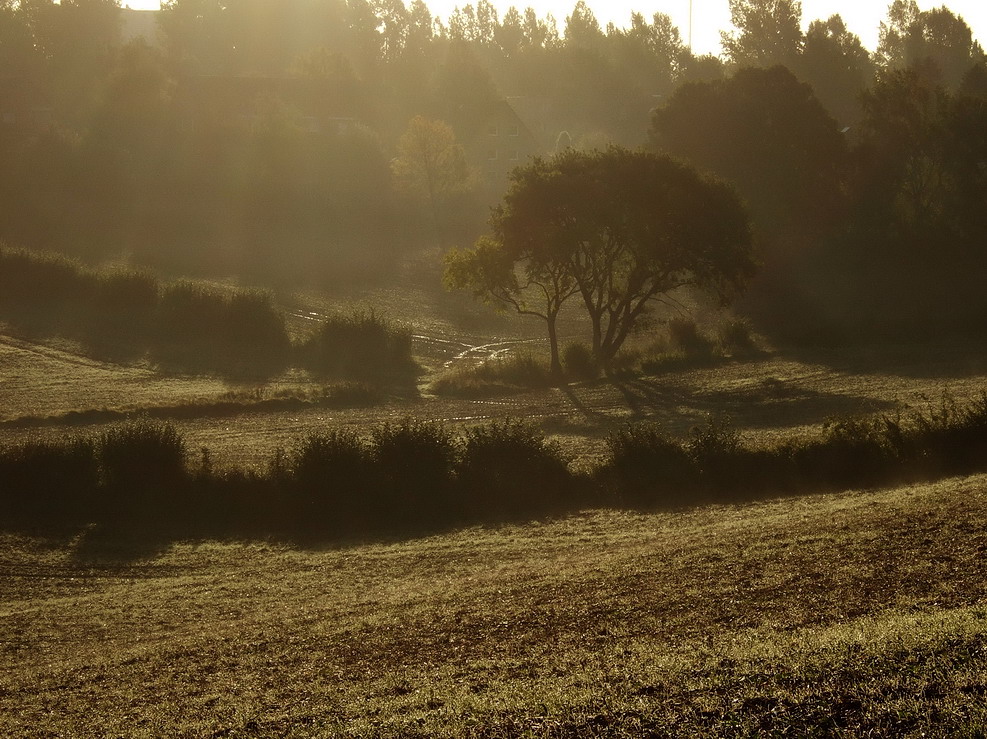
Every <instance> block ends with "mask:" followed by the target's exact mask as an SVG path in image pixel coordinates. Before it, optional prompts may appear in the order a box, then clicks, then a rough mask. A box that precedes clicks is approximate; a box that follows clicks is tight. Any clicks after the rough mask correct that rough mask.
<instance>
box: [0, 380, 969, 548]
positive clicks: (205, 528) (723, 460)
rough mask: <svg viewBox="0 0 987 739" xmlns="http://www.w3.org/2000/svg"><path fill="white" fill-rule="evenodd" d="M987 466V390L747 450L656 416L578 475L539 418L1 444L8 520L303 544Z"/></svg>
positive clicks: (714, 425)
mask: <svg viewBox="0 0 987 739" xmlns="http://www.w3.org/2000/svg"><path fill="white" fill-rule="evenodd" d="M983 469H987V394H984V395H982V396H981V397H980V398H978V399H976V400H974V401H972V402H970V403H968V404H966V405H964V406H959V405H958V404H957V403H955V402H954V401H953V400H952V399H951V398H949V397H948V396H946V397H943V398H942V399H941V400H940V401H939V402H938V403H937V404H931V405H930V406H929V408H927V409H925V410H915V411H910V412H903V413H898V414H895V415H883V416H875V417H872V418H841V419H835V420H833V421H831V422H829V423H827V424H826V425H825V426H824V427H823V428H822V429H821V431H820V433H819V434H818V435H817V436H816V437H815V438H811V439H800V440H794V441H785V442H782V443H779V444H776V445H774V446H769V447H755V446H751V445H748V444H746V443H744V441H743V440H742V438H741V437H740V435H739V434H738V433H737V431H736V430H735V429H733V428H732V427H731V426H730V424H729V421H728V420H726V419H722V418H711V419H710V420H709V421H708V422H707V423H705V424H703V425H700V426H697V427H696V428H694V429H693V430H692V432H691V433H690V434H689V435H688V436H687V437H686V438H684V439H678V438H674V437H672V436H670V435H669V434H667V433H666V432H665V431H664V430H663V429H662V428H661V427H660V426H658V425H656V424H652V423H642V424H635V425H628V426H627V427H625V428H623V429H620V430H617V431H615V432H614V433H612V434H611V435H610V437H609V438H608V440H607V453H606V456H605V459H604V460H603V461H602V462H601V463H600V464H599V465H598V466H597V467H596V468H595V469H594V470H592V471H591V472H590V473H589V474H583V473H575V472H573V470H572V469H571V468H570V466H569V464H568V460H567V459H566V457H565V455H564V454H563V453H562V452H561V450H560V449H559V447H558V446H557V445H555V444H553V443H551V442H549V441H548V440H546V439H545V437H544V435H543V434H542V433H541V432H540V431H539V430H538V429H537V428H535V427H533V426H531V425H530V424H527V423H524V422H520V421H497V422H492V423H490V424H487V425H483V426H478V427H476V428H473V429H469V430H467V431H465V432H463V433H461V434H456V433H453V432H452V431H450V430H449V429H448V428H446V427H445V426H443V425H442V424H441V423H438V422H434V421H423V420H415V419H410V418H409V419H405V420H403V421H400V422H398V423H385V424H381V425H378V426H376V427H373V428H371V429H369V430H368V431H367V433H366V434H365V435H359V434H357V433H356V432H354V431H352V430H346V429H328V430H326V431H323V432H319V433H314V434H310V435H308V436H306V437H304V438H303V439H301V440H299V442H298V443H297V445H296V446H295V447H294V448H293V449H291V450H290V451H280V452H278V453H276V454H275V455H274V456H273V457H272V459H271V461H270V464H269V465H268V468H267V470H266V471H263V472H255V471H249V470H232V471H220V472H217V471H215V470H213V469H212V465H211V463H210V461H209V457H208V451H207V450H204V451H203V454H202V460H201V461H200V463H199V465H198V468H197V469H193V468H192V465H191V464H190V459H189V454H188V450H187V448H186V445H185V442H184V440H183V439H182V437H181V435H180V434H179V433H178V432H177V431H176V430H175V429H174V427H172V426H170V425H168V424H160V423H153V422H150V421H141V422H138V423H131V424H125V425H121V426H116V427H112V428H110V429H109V430H107V431H105V432H103V433H102V434H100V435H99V436H97V437H96V438H94V439H83V438H80V439H75V440H68V441H64V442H57V443H56V442H48V441H46V442H40V441H35V442H28V443H24V444H21V445H18V446H13V447H9V448H6V449H0V524H2V525H4V526H20V525H25V524H32V523H33V524H34V525H48V526H51V525H63V524H66V523H72V524H76V525H78V524H82V523H89V522H97V523H99V522H108V523H121V522H122V523H126V524H127V525H129V526H136V527H138V528H139V527H150V528H155V529H156V530H158V531H162V530H164V531H168V532H169V533H170V534H175V535H179V534H180V535H192V534H196V535H209V536H232V535H237V536H245V535H246V536H271V535H276V536H288V537H301V538H305V539H309V540H311V539H326V538H340V537H349V538H352V537H363V536H374V535H381V534H387V535H392V534H407V533H421V532H426V531H435V530H440V529H443V528H448V527H451V526H458V525H468V524H474V523H483V522H496V521H504V520H522V519H525V518H531V517H539V516H544V515H554V514H560V513H565V512H570V511H574V510H578V509H579V508H582V507H592V506H605V505H623V506H628V507H632V508H643V509H653V508H658V507H665V508H667V507H679V506H687V505H695V504H699V503H705V502H712V501H732V500H738V499H751V498H756V497H759V496H764V495H772V496H773V495H779V494H785V493H808V492H814V491H826V490H836V489H843V488H847V487H860V486H868V485H876V484H884V483H896V482H900V481H906V480H920V479H932V478H935V477H937V476H942V475H947V474H963V473H971V472H974V471H980V470H983Z"/></svg>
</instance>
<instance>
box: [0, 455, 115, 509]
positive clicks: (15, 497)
mask: <svg viewBox="0 0 987 739" xmlns="http://www.w3.org/2000/svg"><path fill="white" fill-rule="evenodd" d="M99 481H100V478H99V465H98V462H97V458H96V449H95V445H94V444H93V443H92V441H89V440H86V439H70V440H66V441H61V442H56V441H47V440H36V441H29V442H25V443H23V444H19V445H17V446H14V447H11V448H9V449H5V450H2V451H0V521H4V522H9V523H19V522H24V521H36V520H44V521H46V522H48V523H76V524H79V523H85V522H86V521H87V520H88V518H87V517H88V516H90V515H91V514H92V510H93V507H94V499H95V498H94V496H95V494H96V491H97V488H98V486H99Z"/></svg>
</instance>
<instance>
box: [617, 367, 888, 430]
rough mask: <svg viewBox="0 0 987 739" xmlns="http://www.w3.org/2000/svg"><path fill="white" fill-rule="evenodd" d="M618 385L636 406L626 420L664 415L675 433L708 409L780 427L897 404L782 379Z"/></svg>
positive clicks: (743, 422) (737, 421)
mask: <svg viewBox="0 0 987 739" xmlns="http://www.w3.org/2000/svg"><path fill="white" fill-rule="evenodd" d="M613 387H614V388H615V389H616V390H617V391H619V393H620V395H621V398H622V400H623V403H624V405H625V407H626V409H627V410H628V411H629V412H630V413H629V417H628V418H627V419H626V420H630V421H635V420H654V421H660V422H662V423H663V424H664V425H665V426H666V427H667V428H668V430H669V431H671V432H674V433H684V432H686V431H688V429H689V428H691V427H692V426H693V425H695V424H696V423H697V422H699V421H701V420H702V419H703V418H705V417H706V416H708V415H718V414H723V415H727V416H730V417H731V419H732V420H733V423H734V425H735V426H736V427H738V428H755V429H756V428H777V427H784V426H805V425H815V424H821V423H823V422H825V421H826V420H827V419H829V418H832V417H834V416H842V415H860V414H869V413H877V412H880V411H888V410H891V409H893V408H894V407H895V405H896V404H895V403H894V402H892V401H884V400H875V399H873V398H867V397H863V396H858V395H849V394H848V395H843V394H834V393H825V392H819V391H817V390H813V389H811V388H807V387H804V386H802V385H799V384H797V383H782V382H762V383H760V384H758V385H756V386H752V387H744V388H741V389H737V390H717V391H712V392H709V391H694V390H689V389H686V388H683V387H681V386H677V385H673V384H668V383H666V382H663V381H662V380H660V379H655V378H633V379H620V380H614V381H613Z"/></svg>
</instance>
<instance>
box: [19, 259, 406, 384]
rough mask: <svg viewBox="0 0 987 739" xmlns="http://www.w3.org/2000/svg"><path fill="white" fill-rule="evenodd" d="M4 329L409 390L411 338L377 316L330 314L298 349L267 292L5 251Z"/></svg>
mask: <svg viewBox="0 0 987 739" xmlns="http://www.w3.org/2000/svg"><path fill="white" fill-rule="evenodd" d="M0 323H7V324H10V325H11V326H12V327H13V328H14V329H15V330H16V331H18V332H20V333H22V334H25V335H27V336H30V337H45V336H61V337H64V338H69V339H73V340H76V341H78V342H80V343H81V344H82V346H83V347H84V348H85V349H86V350H87V351H88V352H89V353H91V354H92V355H93V356H95V357H99V358H102V359H110V360H115V361H132V360H138V359H144V358H146V359H147V360H148V361H149V362H151V363H152V364H153V365H154V366H156V367H158V368H159V369H161V370H163V371H168V372H180V373H190V374H195V373H203V374H216V375H221V376H224V377H228V378H232V379H266V378H270V377H273V376H276V375H278V374H280V373H281V372H283V371H284V370H285V369H287V368H288V367H289V366H296V367H300V368H302V369H305V370H307V371H308V372H310V373H311V374H312V375H314V376H315V377H317V378H320V379H337V380H351V381H360V382H371V383H379V384H384V383H390V384H407V383H409V382H411V381H412V380H413V378H414V377H415V375H416V372H417V365H416V364H415V362H414V360H413V359H412V357H411V335H410V333H409V332H408V331H406V330H402V329H399V328H397V327H395V326H393V325H392V324H391V323H390V322H388V321H386V320H385V319H383V318H382V317H380V316H378V315H376V314H374V313H369V314H359V313H358V314H354V315H350V316H345V315H338V316H330V317H328V318H326V319H325V320H324V321H322V322H321V323H320V324H319V325H318V327H317V328H316V329H315V330H314V331H313V332H312V334H311V335H310V336H308V337H307V338H305V339H304V340H302V341H300V342H297V343H293V342H292V341H291V339H290V337H289V335H288V331H287V329H286V326H285V318H284V315H283V314H282V313H281V312H280V311H279V310H278V309H277V308H276V307H275V306H274V305H273V303H272V301H271V297H270V295H269V294H267V293H264V292H258V291H255V290H242V289H237V290H232V291H229V292H221V291H219V290H216V289H208V288H205V287H202V286H201V285H197V284H194V283H191V282H177V283H173V284H162V283H161V282H159V281H158V280H157V279H156V278H154V277H152V276H150V275H148V274H144V273H139V272H127V271H119V272H117V271H108V270H94V269H88V268H85V267H83V266H81V265H80V264H79V263H77V262H73V261H71V260H69V259H65V258H63V257H58V256H54V255H45V254H37V253H32V252H29V251H25V250H18V249H8V248H5V247H3V246H0Z"/></svg>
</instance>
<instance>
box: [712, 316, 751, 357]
mask: <svg viewBox="0 0 987 739" xmlns="http://www.w3.org/2000/svg"><path fill="white" fill-rule="evenodd" d="M716 334H717V340H718V343H719V345H720V349H721V350H722V351H723V352H724V353H726V354H729V355H731V356H746V355H750V354H754V353H756V352H757V344H756V343H755V341H754V329H753V328H752V327H751V324H750V321H748V320H747V319H744V318H729V319H727V320H725V321H723V322H722V323H721V324H720V325H719V326H718V327H717V331H716Z"/></svg>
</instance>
